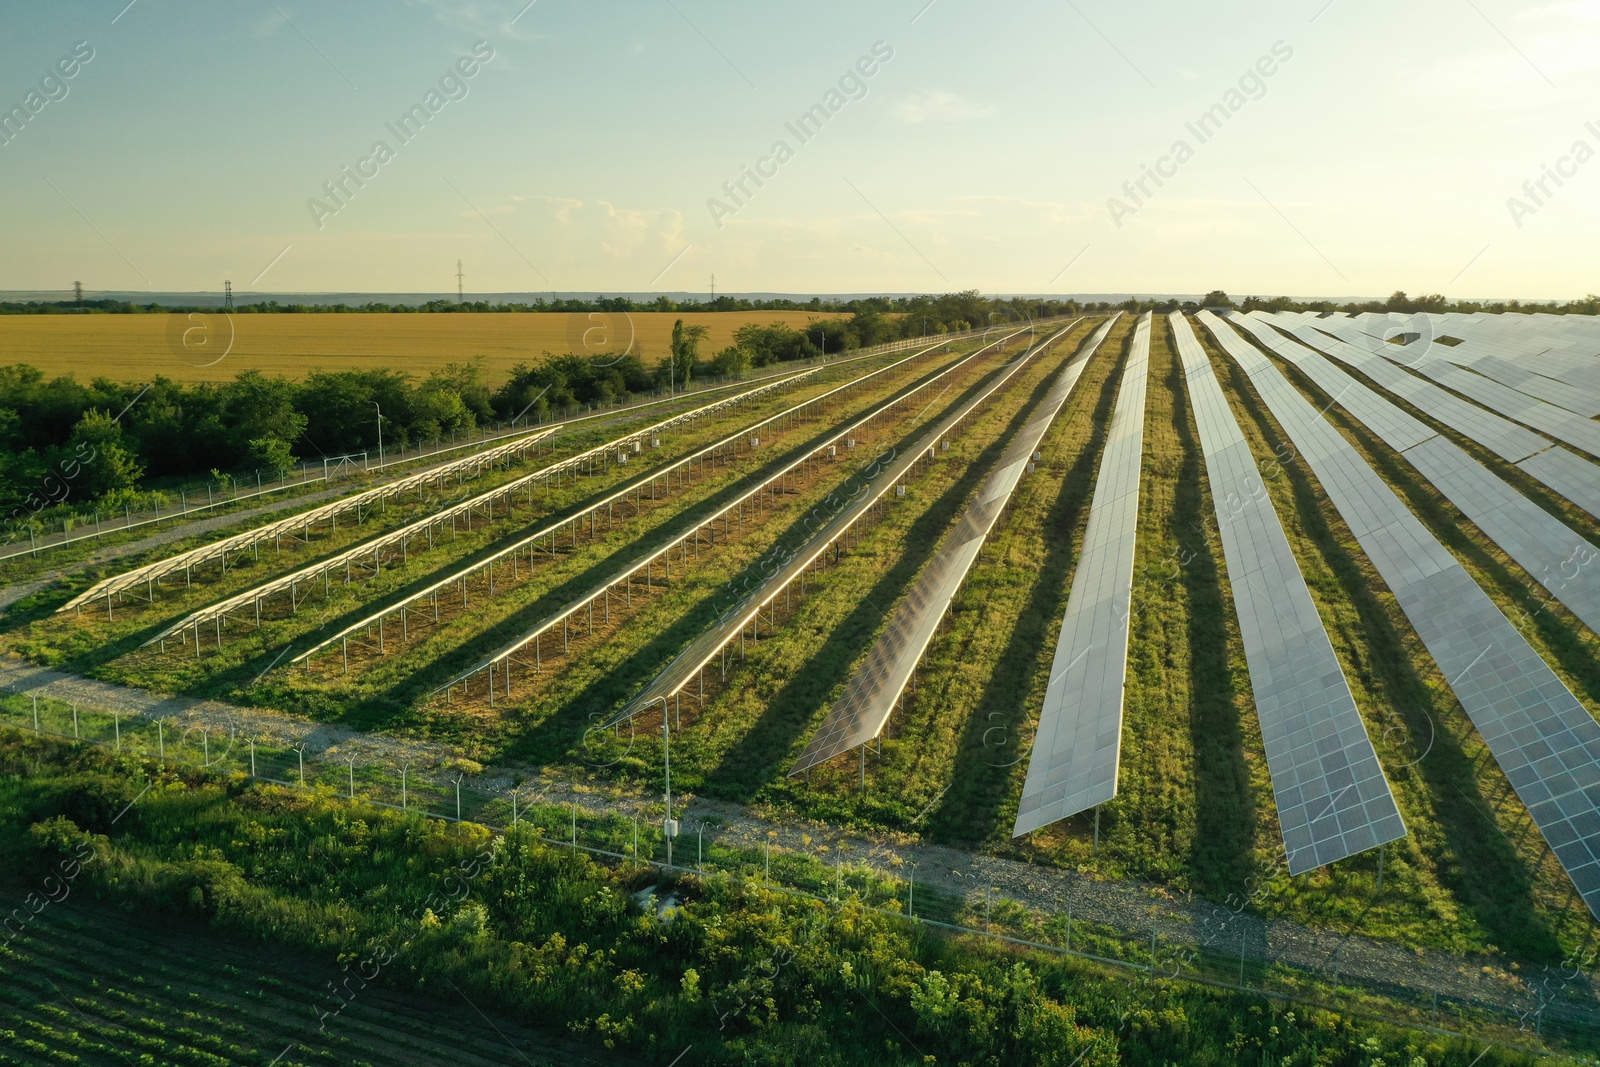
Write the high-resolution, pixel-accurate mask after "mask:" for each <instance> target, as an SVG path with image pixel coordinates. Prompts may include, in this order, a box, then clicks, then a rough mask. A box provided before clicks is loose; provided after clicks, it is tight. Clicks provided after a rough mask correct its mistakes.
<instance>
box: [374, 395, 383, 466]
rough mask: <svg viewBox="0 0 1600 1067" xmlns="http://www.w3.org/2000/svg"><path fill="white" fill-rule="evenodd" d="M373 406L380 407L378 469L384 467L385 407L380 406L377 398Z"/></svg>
mask: <svg viewBox="0 0 1600 1067" xmlns="http://www.w3.org/2000/svg"><path fill="white" fill-rule="evenodd" d="M372 406H373V407H375V408H378V469H379V470H382V469H383V409H382V408H381V407H378V402H377V401H376V400H374V401H373V402H372Z"/></svg>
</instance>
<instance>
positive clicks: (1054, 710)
mask: <svg viewBox="0 0 1600 1067" xmlns="http://www.w3.org/2000/svg"><path fill="white" fill-rule="evenodd" d="M1150 324H1151V315H1150V313H1149V312H1146V313H1145V314H1144V315H1143V316H1141V317H1140V319H1139V322H1138V324H1137V326H1135V328H1134V333H1133V343H1132V345H1131V346H1130V347H1129V349H1128V358H1127V361H1126V363H1125V364H1124V366H1123V370H1122V384H1121V386H1120V387H1119V389H1118V392H1117V406H1116V410H1115V412H1114V413H1113V414H1112V416H1111V428H1110V430H1109V431H1108V432H1107V435H1106V445H1105V452H1104V454H1103V455H1102V456H1101V458H1100V472H1099V474H1098V475H1097V476H1096V479H1095V489H1094V499H1093V501H1092V502H1091V503H1090V505H1089V524H1088V528H1087V529H1086V530H1085V531H1084V535H1083V549H1082V552H1081V553H1080V554H1079V556H1078V563H1077V567H1076V569H1075V570H1074V571H1073V575H1072V592H1071V594H1070V595H1069V596H1068V597H1067V611H1066V615H1065V617H1064V618H1063V619H1062V622H1061V635H1060V637H1059V639H1058V640H1057V641H1056V653H1055V659H1054V660H1053V661H1052V662H1051V664H1050V680H1049V682H1048V684H1047V685H1046V687H1045V694H1044V704H1043V706H1042V707H1041V708H1040V711H1039V728H1038V731H1037V733H1036V735H1035V737H1034V742H1033V752H1032V754H1031V755H1030V756H1029V759H1028V776H1027V779H1026V780H1025V781H1024V783H1023V786H1022V803H1021V804H1020V805H1019V806H1018V809H1017V820H1016V825H1015V826H1014V828H1013V829H1012V836H1014V837H1021V836H1022V835H1023V834H1026V833H1029V832H1030V831H1033V830H1037V829H1039V828H1040V827H1041V826H1048V825H1049V824H1050V823H1053V822H1056V821H1058V820H1060V819H1065V818H1067V817H1068V816H1069V815H1075V814H1077V813H1078V812H1080V811H1085V810H1087V809H1089V808H1092V807H1094V806H1095V805H1096V804H1103V803H1105V802H1106V801H1108V800H1110V799H1111V798H1112V797H1114V796H1116V795H1117V771H1118V766H1119V764H1120V761H1121V755H1122V707H1123V686H1124V682H1125V680H1126V677H1127V668H1128V619H1129V615H1130V612H1131V610H1132V606H1131V604H1130V599H1131V596H1132V590H1133V557H1134V547H1135V543H1136V538H1137V534H1138V523H1139V477H1140V474H1141V472H1142V469H1143V460H1144V408H1145V394H1146V391H1147V380H1148V378H1149V371H1150Z"/></svg>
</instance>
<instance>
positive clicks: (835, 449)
mask: <svg viewBox="0 0 1600 1067" xmlns="http://www.w3.org/2000/svg"><path fill="white" fill-rule="evenodd" d="M838 454H839V446H838V445H829V446H828V458H829V459H832V458H833V457H834V456H837V455H838Z"/></svg>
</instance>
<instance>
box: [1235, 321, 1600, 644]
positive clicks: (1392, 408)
mask: <svg viewBox="0 0 1600 1067" xmlns="http://www.w3.org/2000/svg"><path fill="white" fill-rule="evenodd" d="M1229 319H1230V321H1232V322H1233V323H1235V324H1237V325H1241V326H1243V327H1244V328H1245V329H1247V330H1249V331H1250V333H1251V334H1252V335H1253V336H1255V337H1256V338H1257V339H1258V340H1260V341H1261V342H1262V343H1264V344H1266V345H1267V346H1268V347H1269V348H1271V349H1272V350H1273V351H1274V352H1276V353H1277V354H1278V355H1279V356H1281V357H1283V358H1284V359H1285V360H1288V361H1289V362H1291V363H1293V364H1294V365H1295V366H1296V367H1298V368H1300V369H1301V370H1302V371H1304V372H1305V373H1306V374H1307V376H1308V377H1310V378H1311V379H1312V380H1313V381H1315V382H1316V383H1317V385H1318V386H1319V387H1320V388H1322V389H1323V391H1325V392H1327V393H1328V394H1330V395H1331V396H1332V397H1333V398H1334V400H1335V402H1336V403H1338V404H1339V405H1340V406H1341V407H1343V408H1344V409H1345V410H1347V411H1349V412H1350V414H1351V415H1353V416H1354V417H1355V418H1356V420H1357V421H1358V422H1361V423H1364V424H1365V425H1366V426H1367V427H1368V428H1369V429H1370V430H1372V431H1373V433H1375V434H1377V436H1378V437H1379V438H1381V439H1382V440H1383V442H1384V443H1385V444H1387V445H1388V446H1389V447H1390V448H1393V449H1394V450H1395V451H1396V452H1398V453H1399V454H1400V455H1401V456H1403V457H1405V459H1406V460H1407V461H1408V462H1409V463H1411V465H1412V466H1414V467H1415V468H1416V469H1417V471H1418V472H1419V473H1420V474H1421V475H1422V476H1423V477H1424V478H1425V479H1427V480H1428V482H1429V483H1430V484H1432V485H1433V487H1434V488H1435V489H1438V490H1439V492H1440V493H1441V494H1443V496H1444V497H1445V499H1447V500H1449V501H1450V502H1451V503H1452V504H1454V505H1455V506H1456V507H1457V508H1459V509H1460V510H1461V511H1462V512H1463V513H1464V514H1465V515H1466V516H1467V518H1469V519H1471V520H1472V521H1473V523H1475V524H1476V525H1477V526H1478V528H1479V529H1480V530H1482V531H1483V533H1484V534H1485V536H1487V537H1488V538H1489V539H1490V540H1491V541H1493V542H1494V543H1495V544H1497V545H1499V546H1500V548H1501V550H1502V551H1504V552H1505V554H1506V555H1508V556H1510V557H1511V558H1512V559H1513V560H1515V561H1516V562H1517V564H1518V565H1520V566H1521V567H1522V568H1523V569H1524V570H1526V571H1527V572H1528V573H1529V574H1531V575H1533V577H1534V578H1535V579H1536V580H1537V581H1539V582H1540V584H1542V585H1543V586H1544V587H1545V588H1546V589H1547V590H1549V591H1550V593H1551V595H1553V596H1554V597H1555V598H1556V599H1557V600H1559V601H1561V602H1562V603H1563V604H1565V605H1566V606H1567V607H1568V609H1570V610H1571V611H1572V613H1573V614H1574V615H1576V616H1577V617H1578V618H1579V619H1581V620H1583V623H1584V624H1585V625H1586V626H1588V627H1589V628H1590V629H1591V630H1595V631H1596V632H1600V568H1594V567H1589V568H1587V569H1585V568H1584V567H1583V566H1581V565H1579V566H1576V567H1575V566H1573V561H1575V560H1582V561H1584V562H1588V561H1590V560H1592V559H1594V558H1596V557H1597V556H1600V552H1596V550H1595V549H1594V547H1593V546H1592V545H1590V544H1589V542H1588V541H1586V540H1584V538H1583V537H1582V536H1581V535H1580V534H1578V533H1577V532H1575V531H1574V530H1572V529H1571V528H1569V527H1568V526H1567V525H1566V524H1565V523H1563V522H1562V521H1561V520H1560V519H1558V518H1556V517H1555V516H1554V515H1551V514H1550V513H1549V512H1547V511H1545V510H1544V509H1543V508H1541V507H1539V506H1538V505H1537V504H1535V503H1534V502H1533V501H1531V500H1529V499H1528V498H1527V497H1525V496H1523V495H1522V494H1521V493H1519V492H1517V491H1516V490H1515V489H1513V488H1512V487H1511V486H1510V485H1508V484H1507V483H1506V482H1505V480H1504V479H1502V478H1500V477H1499V476H1498V475H1496V474H1494V473H1493V472H1491V471H1490V470H1489V469H1488V468H1486V467H1485V466H1484V465H1483V464H1481V463H1479V462H1478V461H1477V460H1475V459H1473V458H1472V456H1470V455H1469V454H1467V453H1466V452H1465V451H1464V450H1462V449H1461V448H1459V447H1458V446H1456V445H1455V444H1454V443H1452V442H1450V441H1448V440H1446V439H1445V438H1444V437H1441V436H1440V435H1439V434H1437V433H1435V432H1434V431H1433V430H1432V429H1430V428H1429V427H1428V426H1426V425H1424V424H1423V423H1422V422H1420V421H1419V420H1417V419H1414V418H1412V417H1411V416H1410V415H1408V414H1406V413H1405V412H1404V411H1402V410H1400V408H1399V407H1398V406H1396V405H1395V404H1394V403H1392V402H1390V401H1389V400H1386V399H1384V398H1383V397H1382V396H1380V395H1378V393H1376V392H1375V391H1374V390H1372V389H1370V388H1369V387H1367V386H1366V385H1365V384H1363V383H1361V382H1358V381H1356V380H1355V379H1354V378H1353V377H1351V376H1350V375H1349V374H1348V373H1347V372H1345V371H1344V370H1342V369H1340V368H1339V367H1336V366H1334V365H1333V364H1332V363H1331V362H1330V361H1329V360H1327V359H1326V358H1324V357H1323V356H1321V355H1318V354H1317V353H1316V352H1313V351H1311V350H1310V349H1308V348H1306V347H1305V346H1303V345H1300V344H1297V343H1296V342H1294V341H1290V340H1289V339H1287V338H1285V337H1283V336H1281V335H1280V334H1278V333H1276V332H1275V331H1274V330H1272V328H1271V327H1269V326H1268V325H1267V324H1266V321H1265V320H1264V319H1262V318H1259V317H1257V316H1254V315H1238V314H1236V313H1231V314H1230V315H1229ZM1569 454H1570V453H1569ZM1573 458H1577V457H1573ZM1580 462H1581V461H1580Z"/></svg>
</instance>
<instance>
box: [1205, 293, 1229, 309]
mask: <svg viewBox="0 0 1600 1067" xmlns="http://www.w3.org/2000/svg"><path fill="white" fill-rule="evenodd" d="M1200 306H1201V307H1208V308H1231V307H1233V301H1232V300H1230V299H1229V298H1228V294H1227V293H1224V292H1223V291H1222V290H1221V289H1213V290H1211V291H1210V292H1209V293H1207V294H1206V295H1205V296H1203V297H1201V298H1200Z"/></svg>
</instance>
